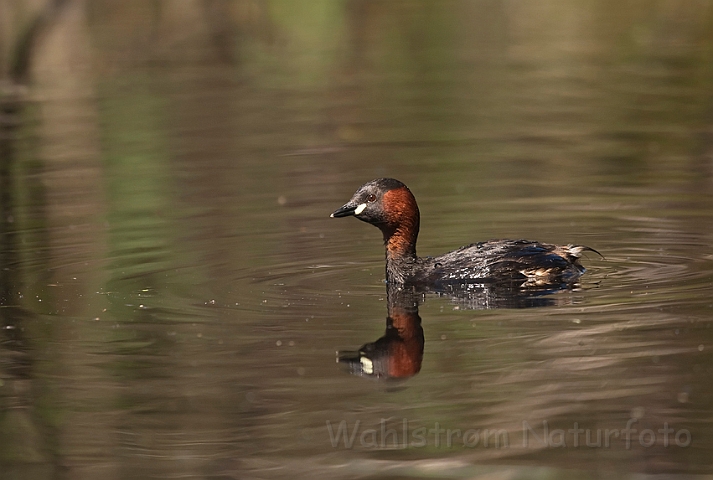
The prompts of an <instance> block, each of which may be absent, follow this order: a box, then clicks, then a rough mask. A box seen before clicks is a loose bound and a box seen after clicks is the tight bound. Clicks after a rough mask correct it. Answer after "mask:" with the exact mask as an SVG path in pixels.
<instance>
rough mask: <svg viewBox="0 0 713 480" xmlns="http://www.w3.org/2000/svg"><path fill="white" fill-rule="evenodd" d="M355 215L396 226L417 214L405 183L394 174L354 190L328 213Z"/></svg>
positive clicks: (383, 224) (414, 203)
mask: <svg viewBox="0 0 713 480" xmlns="http://www.w3.org/2000/svg"><path fill="white" fill-rule="evenodd" d="M350 215H353V216H355V217H356V218H358V219H359V220H361V221H363V222H367V223H371V224H372V225H376V226H377V227H380V228H381V227H382V226H390V227H393V228H397V227H398V226H399V225H400V224H401V223H403V222H406V221H408V220H409V217H410V218H414V217H415V218H418V216H419V212H418V205H416V200H415V199H414V197H413V195H412V194H411V191H410V190H409V189H408V187H407V186H406V185H404V184H403V183H401V182H399V181H398V180H396V179H394V178H377V179H376V180H372V181H371V182H367V183H365V184H364V185H362V186H361V187H359V189H358V190H357V191H356V192H355V193H354V195H353V196H352V198H351V200H349V201H348V202H347V203H346V204H344V206H342V207H341V208H340V209H338V210H337V211H336V212H334V213H333V214H331V215H330V216H331V217H335V218H339V217H348V216H350Z"/></svg>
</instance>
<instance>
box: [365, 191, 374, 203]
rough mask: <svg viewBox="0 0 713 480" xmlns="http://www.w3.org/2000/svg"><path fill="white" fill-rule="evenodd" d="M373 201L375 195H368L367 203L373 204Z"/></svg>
mask: <svg viewBox="0 0 713 480" xmlns="http://www.w3.org/2000/svg"><path fill="white" fill-rule="evenodd" d="M374 200H376V195H374V194H373V193H370V194H369V196H368V197H366V201H367V202H369V203H371V202H373V201H374Z"/></svg>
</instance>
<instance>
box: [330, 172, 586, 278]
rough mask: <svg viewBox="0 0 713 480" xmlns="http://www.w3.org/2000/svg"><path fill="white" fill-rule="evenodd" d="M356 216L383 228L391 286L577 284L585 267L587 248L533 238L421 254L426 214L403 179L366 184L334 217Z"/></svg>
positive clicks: (387, 269)
mask: <svg viewBox="0 0 713 480" xmlns="http://www.w3.org/2000/svg"><path fill="white" fill-rule="evenodd" d="M350 215H353V216H355V217H356V218H358V219H359V220H362V221H364V222H367V223H371V224H372V225H375V226H376V227H378V228H379V229H380V230H381V231H382V233H383V235H384V243H385V245H386V280H387V282H389V283H396V284H404V285H406V284H413V285H426V286H433V285H439V284H448V283H484V282H505V281H507V282H523V283H528V284H535V285H543V284H545V285H546V284H554V283H572V282H574V281H575V280H576V279H577V278H578V277H579V276H580V275H581V274H582V273H584V271H585V269H584V267H583V266H582V265H581V264H580V263H579V257H580V256H581V253H582V252H583V251H585V250H591V251H594V250H593V249H591V248H589V247H585V246H581V245H553V244H546V243H539V242H534V241H529V240H490V241H486V242H479V243H474V244H472V245H468V246H465V247H461V248H459V249H457V250H453V251H452V252H448V253H445V254H443V255H440V256H437V257H419V256H417V255H416V240H417V238H418V232H419V227H420V213H419V210H418V205H417V204H416V199H415V198H414V196H413V194H412V193H411V191H410V190H409V189H408V187H406V185H404V184H403V183H401V182H399V181H398V180H395V179H392V178H380V179H376V180H372V181H371V182H368V183H366V184H364V185H362V186H361V187H360V188H359V189H358V190H357V191H356V193H355V194H354V196H353V197H352V199H351V200H350V201H349V202H347V203H346V204H345V205H344V206H342V207H341V208H340V209H338V210H337V211H335V212H334V213H333V214H332V215H331V216H332V217H345V216H350Z"/></svg>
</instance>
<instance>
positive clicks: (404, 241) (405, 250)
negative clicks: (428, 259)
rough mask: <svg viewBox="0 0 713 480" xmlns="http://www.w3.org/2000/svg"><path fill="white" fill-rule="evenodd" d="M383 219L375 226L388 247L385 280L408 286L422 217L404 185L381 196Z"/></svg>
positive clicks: (414, 261)
mask: <svg viewBox="0 0 713 480" xmlns="http://www.w3.org/2000/svg"><path fill="white" fill-rule="evenodd" d="M382 208H383V212H384V215H383V219H382V221H381V222H379V223H377V224H376V225H377V226H378V227H379V229H380V230H381V232H382V233H383V234H384V244H385V246H386V281H387V282H390V283H399V284H400V283H406V281H407V279H408V278H409V277H410V276H411V275H412V273H413V266H414V264H415V263H416V261H417V259H418V257H417V256H416V240H417V239H418V229H419V224H420V214H419V211H418V205H417V204H416V199H415V198H414V197H413V195H412V194H411V191H410V190H409V189H408V188H407V187H406V186H403V187H401V188H394V189H392V190H389V191H388V192H386V193H385V194H384V196H383V197H382Z"/></svg>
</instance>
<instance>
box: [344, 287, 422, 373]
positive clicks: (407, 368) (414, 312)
mask: <svg viewBox="0 0 713 480" xmlns="http://www.w3.org/2000/svg"><path fill="white" fill-rule="evenodd" d="M386 295H387V309H388V317H387V318H386V333H384V336H383V337H381V338H380V339H378V340H377V341H375V342H372V343H367V344H366V345H364V346H362V347H361V348H360V349H359V350H358V351H357V352H339V357H338V361H339V363H342V364H345V365H347V366H348V368H349V371H350V373H352V374H353V375H359V376H364V377H372V378H379V379H404V378H408V377H411V376H413V375H415V374H417V373H418V372H419V371H420V370H421V361H422V360H423V344H424V340H423V328H421V317H419V316H418V302H417V294H416V292H414V291H413V289H400V288H397V287H396V286H389V287H387V292H386Z"/></svg>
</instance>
